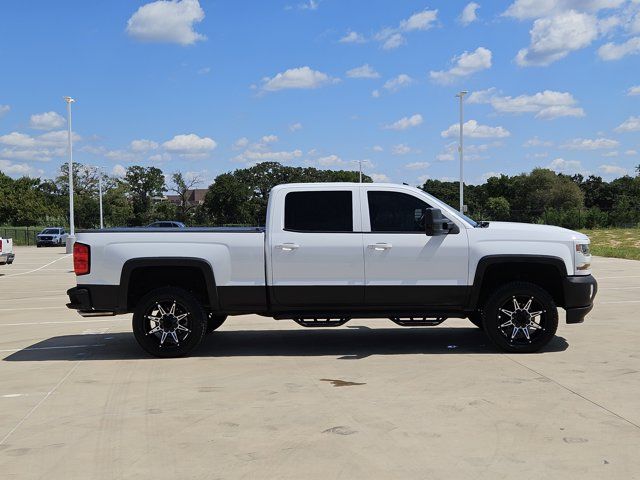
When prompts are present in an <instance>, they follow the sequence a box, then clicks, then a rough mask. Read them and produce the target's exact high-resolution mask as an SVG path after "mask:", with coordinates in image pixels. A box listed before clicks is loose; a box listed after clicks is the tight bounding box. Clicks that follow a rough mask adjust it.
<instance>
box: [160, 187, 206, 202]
mask: <svg viewBox="0 0 640 480" xmlns="http://www.w3.org/2000/svg"><path fill="white" fill-rule="evenodd" d="M206 194H207V189H206V188H194V189H193V190H188V191H187V205H190V206H195V205H202V204H203V203H204V196H205V195H206ZM167 200H168V201H169V202H171V203H173V204H174V205H180V203H181V200H180V196H179V195H167Z"/></svg>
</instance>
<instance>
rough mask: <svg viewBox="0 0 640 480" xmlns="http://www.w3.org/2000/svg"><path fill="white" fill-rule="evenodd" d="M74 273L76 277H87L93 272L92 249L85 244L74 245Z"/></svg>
mask: <svg viewBox="0 0 640 480" xmlns="http://www.w3.org/2000/svg"><path fill="white" fill-rule="evenodd" d="M73 271H74V272H76V275H86V274H88V273H89V272H90V271H91V249H90V248H89V245H85V244H84V243H78V242H76V243H74V244H73Z"/></svg>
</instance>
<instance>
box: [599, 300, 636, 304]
mask: <svg viewBox="0 0 640 480" xmlns="http://www.w3.org/2000/svg"><path fill="white" fill-rule="evenodd" d="M616 303H640V300H617V301H615V302H598V303H596V305H613V304H616Z"/></svg>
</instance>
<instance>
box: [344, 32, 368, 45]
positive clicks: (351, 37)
mask: <svg viewBox="0 0 640 480" xmlns="http://www.w3.org/2000/svg"><path fill="white" fill-rule="evenodd" d="M338 41H339V42H340V43H364V42H366V41H367V40H366V39H365V38H364V36H363V35H362V34H360V33H358V32H354V31H350V32H348V33H347V34H346V35H345V36H344V37H342V38H341V39H340V40H338Z"/></svg>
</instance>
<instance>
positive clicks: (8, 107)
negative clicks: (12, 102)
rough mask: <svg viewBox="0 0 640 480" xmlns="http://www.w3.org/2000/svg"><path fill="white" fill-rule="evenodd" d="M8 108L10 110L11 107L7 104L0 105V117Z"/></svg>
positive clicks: (7, 111)
mask: <svg viewBox="0 0 640 480" xmlns="http://www.w3.org/2000/svg"><path fill="white" fill-rule="evenodd" d="M9 110H11V107H10V106H9V105H0V118H2V117H4V116H5V115H6V114H7V113H9Z"/></svg>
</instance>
